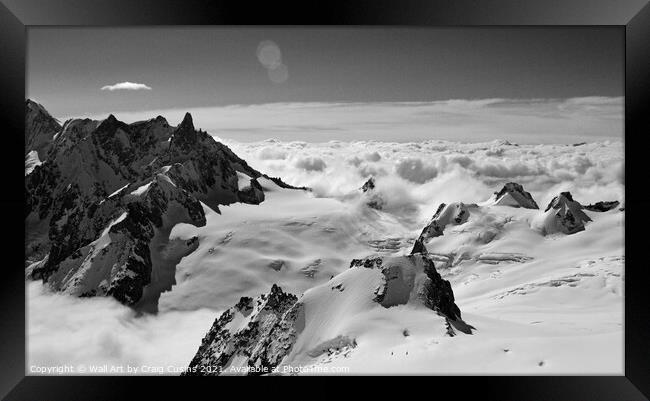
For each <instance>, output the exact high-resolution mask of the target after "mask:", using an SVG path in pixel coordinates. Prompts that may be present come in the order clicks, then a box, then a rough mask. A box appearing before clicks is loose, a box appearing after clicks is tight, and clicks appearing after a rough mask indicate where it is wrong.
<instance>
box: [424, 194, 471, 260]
mask: <svg viewBox="0 0 650 401" xmlns="http://www.w3.org/2000/svg"><path fill="white" fill-rule="evenodd" d="M469 215H470V212H469V207H468V205H466V204H464V203H462V202H454V203H450V204H449V205H447V204H445V203H441V204H440V206H438V210H436V213H435V214H434V215H433V217H432V218H431V221H429V224H427V225H426V227H424V229H423V230H422V233H420V236H419V237H418V238H417V239H416V240H415V244H414V245H413V250H412V251H411V254H416V253H426V247H425V245H424V244H425V242H426V241H427V240H429V239H431V238H435V237H439V236H441V235H443V234H444V230H445V227H447V226H448V225H460V224H463V223H465V222H466V221H467V219H468V218H469Z"/></svg>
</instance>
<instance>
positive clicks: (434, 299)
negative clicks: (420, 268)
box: [422, 257, 461, 320]
mask: <svg viewBox="0 0 650 401" xmlns="http://www.w3.org/2000/svg"><path fill="white" fill-rule="evenodd" d="M422 261H423V263H424V265H425V267H424V273H425V274H426V275H427V277H428V278H429V281H428V283H427V284H425V286H424V300H425V305H426V306H427V307H429V308H430V309H433V310H434V311H436V312H439V313H441V314H443V315H444V316H445V317H447V318H448V319H451V320H460V318H461V316H460V308H459V307H458V305H456V303H455V302H454V292H453V291H452V289H451V284H450V283H449V281H447V280H444V279H443V278H442V277H441V276H440V273H438V271H437V270H436V267H435V265H434V263H433V261H432V260H431V259H429V258H426V257H422Z"/></svg>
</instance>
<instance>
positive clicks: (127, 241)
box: [25, 101, 293, 310]
mask: <svg viewBox="0 0 650 401" xmlns="http://www.w3.org/2000/svg"><path fill="white" fill-rule="evenodd" d="M30 110H31V111H30ZM43 110H44V109H43ZM43 110H41V107H40V106H38V105H36V104H32V103H30V102H29V101H28V102H27V110H26V113H27V119H29V116H30V115H33V114H34V112H38V113H40V115H43V116H46V114H47V113H46V112H44V111H43ZM29 127H30V125H28V129H30V128H29ZM31 127H32V129H36V130H37V131H38V130H39V129H40V127H41V125H38V124H36V125H34V124H33V125H31ZM52 132H53V131H51V132H50V134H51V133H52ZM32 134H34V133H33V132H32V133H30V132H27V133H26V135H27V136H28V137H29V135H32ZM166 138H171V139H172V140H171V145H172V146H170V145H168V144H167V139H166ZM48 155H49V156H48V157H49V159H48V160H47V161H45V162H44V163H42V164H39V165H37V166H36V167H34V169H33V171H31V172H30V173H29V174H28V175H26V177H25V198H26V205H25V220H26V222H25V224H26V230H27V231H28V232H29V233H30V237H29V238H28V239H27V240H26V253H25V261H26V263H27V264H29V265H33V264H34V262H36V261H39V262H38V266H32V267H31V268H30V272H32V277H34V278H41V279H43V280H44V281H45V282H46V283H48V285H49V286H50V287H51V288H53V289H55V290H60V291H66V292H69V293H71V294H76V295H80V296H81V295H84V296H87V295H102V296H113V297H115V298H116V299H118V300H119V301H120V302H123V303H126V304H128V305H132V306H133V305H140V304H141V303H142V302H145V301H146V303H148V305H147V306H146V307H147V308H148V309H147V310H155V307H156V305H154V304H155V303H156V302H157V297H159V295H160V292H161V291H164V290H166V289H167V288H168V287H169V288H170V287H171V284H169V283H171V282H173V279H174V275H173V271H174V268H175V266H176V264H177V263H178V261H179V260H180V257H182V256H183V255H184V252H186V251H188V250H192V249H195V248H193V247H195V246H197V245H198V243H197V242H196V241H195V242H192V243H191V244H189V245H187V244H172V245H169V244H168V242H171V240H169V236H168V234H169V233H168V232H167V231H168V230H171V227H173V226H174V225H175V224H178V223H181V222H185V223H188V224H194V225H204V224H205V214H204V211H203V207H202V206H201V202H204V203H205V204H206V205H208V206H209V207H211V208H213V209H214V210H216V211H217V212H218V211H219V209H218V206H219V205H222V204H230V203H234V202H246V203H252V204H257V203H260V202H262V201H263V200H264V188H262V186H261V185H260V183H259V182H258V181H257V178H259V177H261V176H262V174H261V173H260V172H258V171H257V170H255V169H253V168H251V167H250V166H248V164H247V163H246V162H245V161H244V160H242V159H240V158H239V157H237V155H235V154H234V153H233V152H232V151H231V150H230V149H229V148H228V147H226V146H225V145H223V144H220V143H218V142H216V141H215V140H214V139H213V138H212V137H211V136H210V135H208V134H207V133H206V132H204V131H200V130H198V131H197V130H195V129H194V124H193V122H192V117H191V115H190V114H189V113H188V114H186V115H185V118H184V119H183V121H182V122H181V124H179V126H178V127H176V128H173V127H169V124H168V123H167V121H166V120H165V119H164V118H163V117H161V116H158V117H156V118H154V119H150V120H147V121H142V122H136V123H133V124H125V123H123V122H121V121H119V120H118V119H117V118H115V116H114V115H112V114H111V115H109V116H108V117H107V118H106V119H104V120H102V121H95V120H90V119H73V120H68V121H66V123H65V124H64V126H63V128H62V129H61V131H59V133H58V134H57V136H56V138H55V139H54V140H53V141H51V151H50V152H49V153H48ZM239 172H241V173H244V174H246V175H247V176H248V177H250V184H249V185H248V186H246V187H245V188H243V189H242V190H241V191H240V189H239V188H238V173H239ZM273 180H274V182H276V183H279V184H278V185H280V184H283V183H282V181H281V180H279V179H273ZM281 186H282V185H281ZM283 187H284V188H293V187H291V186H288V185H286V184H284V185H283ZM123 213H126V214H125V216H124V217H123V220H120V222H119V224H118V223H116V222H115V221H114V220H115V219H117V218H118V217H120V216H122V214H123ZM117 229H120V230H119V235H118V233H117V231H115V230H117ZM109 232H110V235H109ZM165 232H166V233H167V236H165ZM113 233H115V235H118V237H119V240H117V239H116V240H115V241H113ZM158 235H162V237H160V238H159V237H158ZM107 236H108V237H107ZM109 237H110V239H109ZM118 237H116V238H118ZM98 241H99V243H101V244H103V245H102V246H103V247H104V249H105V250H106V252H104V253H101V254H96V252H95V251H96V244H97V243H98ZM107 242H108V245H107ZM93 244H95V245H93ZM168 245H169V246H170V247H171V248H170V249H172V250H171V251H168V250H166V251H165V252H164V255H163V256H161V255H158V257H157V258H154V259H155V260H154V261H152V259H151V257H150V256H151V255H150V253H151V252H150V247H155V249H162V248H161V247H166V246H168ZM152 249H153V248H152ZM179 255H181V256H179ZM156 260H157V261H158V262H156ZM107 263H112V264H113V265H112V266H114V267H112V268H111V267H107V266H108V265H107ZM168 272H172V273H168ZM109 273H110V274H109ZM107 274H108V275H107ZM165 275H168V276H169V277H167V276H165ZM163 276H165V277H164V278H161V277H163ZM154 278H155V280H154ZM96 279H98V280H99V281H98V280H96ZM102 280H103V281H102ZM272 290H273V289H272ZM276 294H277V291H272V293H271V297H272V299H273V300H275V299H276ZM142 299H144V300H145V301H142Z"/></svg>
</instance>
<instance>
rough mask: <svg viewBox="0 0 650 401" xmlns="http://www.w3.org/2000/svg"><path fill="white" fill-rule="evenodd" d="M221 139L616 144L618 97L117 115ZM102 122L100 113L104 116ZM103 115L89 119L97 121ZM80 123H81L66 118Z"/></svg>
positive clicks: (620, 105) (236, 107)
mask: <svg viewBox="0 0 650 401" xmlns="http://www.w3.org/2000/svg"><path fill="white" fill-rule="evenodd" d="M186 111H189V112H190V113H192V116H193V117H194V124H195V125H196V126H197V127H200V128H202V129H204V130H206V131H208V132H209V133H210V134H212V135H215V136H218V137H220V138H227V139H233V140H237V141H244V142H254V141H262V140H265V139H268V138H275V139H278V140H282V141H307V142H327V141H330V140H342V141H358V140H363V141H367V140H375V141H390V142H410V141H425V140H432V139H441V140H449V141H463V142H486V141H491V140H494V139H497V138H498V139H507V140H509V141H512V142H518V143H575V142H583V141H594V140H607V139H609V140H614V139H622V137H623V98H620V97H616V98H610V97H583V98H573V99H516V100H513V99H482V100H446V101H434V102H397V103H271V104H260V105H232V106H223V107H202V108H189V109H186V108H182V107H179V108H178V109H167V110H149V111H144V112H119V111H115V110H110V112H112V113H113V114H115V116H116V117H117V118H120V119H122V120H124V121H127V122H132V121H140V120H143V119H149V118H151V117H152V116H156V115H162V116H165V117H166V118H167V119H168V120H169V121H170V122H174V121H181V120H182V119H183V116H184V115H185V112H186ZM106 115H107V114H106ZM106 115H95V116H90V117H92V118H97V119H103V118H106ZM70 117H80V116H70Z"/></svg>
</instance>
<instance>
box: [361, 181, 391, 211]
mask: <svg viewBox="0 0 650 401" xmlns="http://www.w3.org/2000/svg"><path fill="white" fill-rule="evenodd" d="M375 186H376V184H375V179H374V177H370V178H368V181H366V182H365V183H364V184H363V185H362V186H361V188H359V190H361V192H362V193H363V194H364V197H365V198H366V205H367V206H368V207H369V208H372V209H375V210H382V209H383V208H384V204H385V202H384V199H383V198H382V197H381V195H380V194H378V193H376V192H375Z"/></svg>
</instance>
